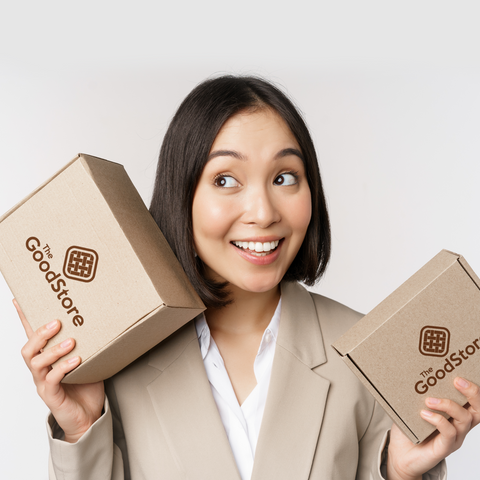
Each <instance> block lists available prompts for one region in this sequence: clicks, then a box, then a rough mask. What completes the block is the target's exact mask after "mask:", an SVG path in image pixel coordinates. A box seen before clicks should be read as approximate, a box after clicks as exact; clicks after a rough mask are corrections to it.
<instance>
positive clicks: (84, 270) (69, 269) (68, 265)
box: [63, 247, 98, 282]
mask: <svg viewBox="0 0 480 480" xmlns="http://www.w3.org/2000/svg"><path fill="white" fill-rule="evenodd" d="M97 264H98V253H97V252H96V251H95V250H90V249H89V248H83V247H70V248H69V249H68V250H67V253H66V254H65V263H64V265H63V273H64V275H65V276H66V277H67V278H71V279H72V280H80V281H81V282H91V281H92V280H93V279H94V278H95V273H96V272H97Z"/></svg>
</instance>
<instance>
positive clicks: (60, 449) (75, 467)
mask: <svg viewBox="0 0 480 480" xmlns="http://www.w3.org/2000/svg"><path fill="white" fill-rule="evenodd" d="M104 410H105V413H104V414H103V415H102V416H101V417H100V418H99V419H98V420H97V421H96V422H95V423H94V424H93V425H92V426H91V427H90V428H89V429H88V430H87V432H86V433H85V434H84V435H83V436H82V438H81V439H80V440H79V441H78V442H76V443H67V442H65V441H64V440H63V431H62V429H61V428H60V427H59V426H58V424H57V422H56V421H55V418H54V417H53V416H52V415H51V414H50V415H49V417H48V418H47V431H48V441H49V444H50V458H49V462H48V473H49V479H50V480H128V479H127V478H126V476H125V475H124V466H123V464H124V462H123V455H122V452H121V450H120V448H119V447H118V446H117V445H115V444H114V441H113V419H112V412H111V409H110V404H109V402H108V399H107V397H105V405H104Z"/></svg>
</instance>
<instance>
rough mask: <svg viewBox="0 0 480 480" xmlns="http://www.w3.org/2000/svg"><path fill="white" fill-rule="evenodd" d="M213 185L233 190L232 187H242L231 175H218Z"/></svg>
mask: <svg viewBox="0 0 480 480" xmlns="http://www.w3.org/2000/svg"><path fill="white" fill-rule="evenodd" d="M213 184H214V185H215V186H216V187H223V188H232V187H238V186H240V184H239V183H238V182H237V181H236V180H235V179H234V178H233V177H231V176H230V175H217V176H216V177H215V179H214V180H213Z"/></svg>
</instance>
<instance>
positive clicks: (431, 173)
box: [0, 0, 480, 480]
mask: <svg viewBox="0 0 480 480" xmlns="http://www.w3.org/2000/svg"><path fill="white" fill-rule="evenodd" d="M479 13H480V9H479V7H478V4H477V2H475V1H461V0H460V1H457V2H446V1H432V0H426V1H418V0H417V1H415V2H414V1H411V0H406V1H402V2H382V1H365V2H355V1H337V2H332V1H330V2H325V1H316V2H313V1H312V2H309V1H305V0H299V1H296V2H294V3H291V2H285V1H276V2H273V1H261V0H259V1H256V2H254V1H252V0H246V1H244V2H241V3H240V2H235V3H234V2H225V1H223V2H221V1H212V0H206V1H204V2H193V1H191V0H187V1H184V2H177V3H168V4H167V3H165V4H164V5H162V3H161V2H154V1H145V0H141V1H136V2H135V3H134V2H126V1H116V2H113V1H101V2H99V1H96V2H93V1H92V0H86V1H83V2H76V3H73V2H68V1H65V0H63V1H59V0H54V1H44V2H34V1H18V2H15V3H14V2H11V4H9V5H8V6H5V5H4V6H2V7H0V214H2V213H3V212H5V211H6V210H8V209H9V208H10V207H12V206H13V205H14V204H15V203H17V202H18V201H20V200H21V199H22V198H23V197H24V196H26V195H27V194H28V193H30V192H31V191H32V190H33V189H34V188H36V187H37V186H38V185H39V184H40V183H42V182H43V181H44V180H45V179H47V178H48V177H49V176H51V175H52V174H53V173H54V172H55V171H56V170H58V169H59V168H60V167H61V166H62V165H63V164H65V163H66V162H67V161H69V160H70V159H71V158H73V157H74V156H75V155H76V154H77V152H85V153H90V154H93V155H96V156H100V157H103V158H106V159H109V160H113V161H116V162H119V163H122V164H124V165H125V167H126V169H127V172H128V173H129V174H130V176H131V178H132V180H133V182H134V184H135V185H136V186H137V188H138V190H139V191H140V194H141V195H142V197H143V199H144V200H145V202H146V203H147V204H148V202H149V199H150V195H151V191H152V185H153V179H154V173H155V164H156V158H157V155H158V151H159V148H160V144H161V141H162V138H163V134H164V132H165V129H166V127H167V125H168V122H169V120H170V118H171V117H172V115H173V113H174V111H175V109H176V107H177V106H178V105H179V103H180V102H181V100H182V99H183V97H184V96H185V95H186V94H187V93H188V92H189V91H190V90H191V89H192V88H193V87H194V86H195V85H196V84H197V83H198V82H200V81H201V80H203V79H204V78H206V77H208V76H210V75H214V74H219V73H226V72H233V73H253V74H260V75H263V76H265V77H266V78H268V79H270V80H273V81H274V82H276V83H277V84H279V85H280V86H281V87H282V88H284V89H285V91H287V93H288V94H289V95H290V96H291V97H292V98H293V99H294V101H295V102H296V104H297V105H298V106H299V107H300V109H301V110H302V111H303V113H304V116H305V118H306V120H307V123H308V125H309V127H310V129H311V132H312V136H313V138H314V141H315V144H316V148H317V152H318V156H319V159H320V167H321V172H322V175H323V180H324V185H325V189H326V192H327V197H328V203H329V207H330V212H331V220H332V231H333V256H332V261H331V264H330V267H329V269H328V271H327V274H326V276H325V278H324V279H323V280H322V281H321V282H320V284H319V285H317V286H316V287H315V290H316V291H318V292H320V293H323V294H324V295H327V296H330V297H333V298H335V299H336V300H339V301H341V302H343V303H345V304H347V305H349V306H351V307H353V308H355V309H357V310H359V311H363V312H368V311H369V310H370V309H372V308H373V307H374V306H375V305H376V304H377V303H378V302H380V301H381V300H382V299H383V298H385V297H386V296H387V295H388V294H389V293H391V292H392V291H393V290H394V289H395V288H396V287H398V286H399V285H400V284H401V283H402V282H403V281H404V280H406V279H407V278H408V277H409V276H410V275H411V274H413V273H414V272H415V271H416V270H417V269H418V268H419V267H421V266H422V265H423V264H424V263H426V262H427V261H428V260H429V259H430V258H431V257H433V256H434V255H435V254H436V253H438V251H439V250H441V249H442V248H447V249H450V250H453V251H456V252H458V253H461V254H463V255H464V256H465V258H466V259H467V261H468V262H469V263H470V265H471V266H472V267H473V268H474V269H475V270H476V271H477V273H480V247H479V245H480V224H479V216H478V208H479V206H480V189H479V188H478V184H479V180H480V52H479V46H480V33H479V32H480V29H479V28H478V17H479ZM11 298H12V294H11V292H10V291H9V289H8V287H7V285H6V284H5V282H4V280H3V278H2V277H0V329H1V330H0V334H1V338H2V348H1V351H0V378H1V379H2V384H1V388H0V395H1V396H0V406H1V408H2V412H3V420H2V422H1V427H0V458H1V461H0V478H1V479H5V480H25V479H31V478H36V479H46V478H47V473H46V469H47V441H46V434H45V426H44V418H45V416H46V413H47V411H46V408H45V406H44V405H43V403H42V401H41V400H40V399H39V398H38V397H37V395H36V392H35V387H34V385H33V382H32V380H31V377H30V374H29V372H28V370H27V368H26V367H25V365H24V363H23V360H22V358H21V355H20V349H21V347H22V345H23V344H24V343H25V341H26V338H25V335H24V332H23V329H22V327H21V324H20V321H19V320H18V318H17V316H16V314H15V311H14V309H13V306H12V305H11ZM479 320H480V319H479ZM479 442H480V427H479V428H478V429H477V431H474V432H472V433H471V434H470V436H469V437H468V438H467V441H466V443H465V445H464V447H463V448H462V449H461V450H460V451H459V452H457V453H455V454H454V455H452V457H451V459H450V460H449V472H450V475H449V478H450V479H454V480H461V479H462V480H463V479H476V478H479V474H478V467H477V457H478V454H479Z"/></svg>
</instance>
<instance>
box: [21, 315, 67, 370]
mask: <svg viewBox="0 0 480 480" xmlns="http://www.w3.org/2000/svg"><path fill="white" fill-rule="evenodd" d="M59 330H60V322H59V321H58V320H54V321H53V322H50V323H48V324H47V325H44V326H43V327H40V328H39V329H38V330H37V331H35V332H32V334H31V335H30V336H29V340H28V342H27V343H26V344H25V345H24V347H23V348H22V357H23V359H24V360H25V363H26V364H27V365H28V367H29V368H30V364H31V360H32V358H33V357H35V356H36V355H38V354H39V353H40V351H41V349H42V348H43V347H45V345H46V344H47V342H48V340H50V339H51V338H52V337H53V336H54V335H56V334H57V333H58V332H59Z"/></svg>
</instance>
